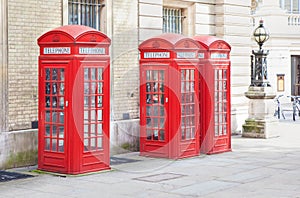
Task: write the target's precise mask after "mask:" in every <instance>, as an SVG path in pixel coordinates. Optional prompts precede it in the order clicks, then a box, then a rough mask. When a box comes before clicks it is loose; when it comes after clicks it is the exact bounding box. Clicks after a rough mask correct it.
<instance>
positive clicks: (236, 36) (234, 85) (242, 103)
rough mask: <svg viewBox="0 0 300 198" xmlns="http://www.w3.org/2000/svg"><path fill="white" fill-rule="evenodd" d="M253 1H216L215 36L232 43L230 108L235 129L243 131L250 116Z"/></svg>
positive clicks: (233, 129)
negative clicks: (242, 128)
mask: <svg viewBox="0 0 300 198" xmlns="http://www.w3.org/2000/svg"><path fill="white" fill-rule="evenodd" d="M250 5H251V1H250V0H246V1H239V0H232V1H230V0H216V6H215V14H216V32H215V33H216V36H217V37H220V38H223V39H224V40H225V41H227V42H228V43H229V44H230V45H231V110H232V112H234V114H235V115H232V116H233V117H232V120H234V121H235V122H236V123H232V126H235V127H236V128H233V127H232V132H235V131H241V125H242V124H243V123H244V120H245V119H246V118H247V117H248V99H247V98H246V97H245V95H244V92H246V91H247V90H248V87H249V85H250V80H251V78H250V71H251V70H250V55H251V50H252V49H251V33H252V32H251V31H252V29H251V28H252V27H251V23H250V21H251V17H250Z"/></svg>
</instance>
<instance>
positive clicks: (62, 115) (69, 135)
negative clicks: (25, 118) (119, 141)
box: [38, 25, 110, 174]
mask: <svg viewBox="0 0 300 198" xmlns="http://www.w3.org/2000/svg"><path fill="white" fill-rule="evenodd" d="M38 44H39V46H40V56H39V142H38V147H39V149H38V155H39V156H38V169H40V170H45V171H50V172H58V173H65V174H79V173H86V172H93V171H100V170H104V169H110V163H109V160H110V155H109V125H110V124H109V122H110V118H109V112H110V102H109V100H110V96H109V94H110V71H109V70H110V57H109V46H110V39H109V38H108V37H107V36H106V35H104V34H103V33H101V32H99V31H97V30H95V29H92V28H89V27H86V26H79V25H68V26H62V27H59V28H56V29H54V30H51V31H49V32H47V33H45V34H44V35H42V36H41V37H40V38H39V39H38Z"/></svg>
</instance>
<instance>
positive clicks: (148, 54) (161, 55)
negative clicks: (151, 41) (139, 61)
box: [144, 52, 170, 58]
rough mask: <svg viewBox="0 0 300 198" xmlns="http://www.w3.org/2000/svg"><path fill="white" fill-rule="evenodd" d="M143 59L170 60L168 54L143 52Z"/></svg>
mask: <svg viewBox="0 0 300 198" xmlns="http://www.w3.org/2000/svg"><path fill="white" fill-rule="evenodd" d="M144 58H170V52H145V53H144Z"/></svg>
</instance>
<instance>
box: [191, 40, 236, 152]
mask: <svg viewBox="0 0 300 198" xmlns="http://www.w3.org/2000/svg"><path fill="white" fill-rule="evenodd" d="M194 40H196V41H198V42H199V44H200V45H201V46H202V47H204V48H206V50H205V51H203V49H201V50H200V51H199V55H198V57H199V70H200V73H201V78H200V90H201V91H200V92H201V93H202V94H201V95H200V96H199V97H200V101H201V105H200V106H201V107H200V108H201V110H200V111H201V120H200V123H201V124H200V125H201V134H200V145H201V149H200V150H201V152H202V153H206V154H214V153H220V152H226V151H231V124H230V119H231V114H230V113H231V112H230V111H231V110H230V109H231V108H230V107H231V104H230V50H231V47H230V45H229V44H228V43H226V42H225V41H223V40H220V39H218V38H216V37H213V36H196V37H194Z"/></svg>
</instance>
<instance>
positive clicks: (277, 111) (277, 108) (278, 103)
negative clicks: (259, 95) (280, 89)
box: [274, 95, 285, 119]
mask: <svg viewBox="0 0 300 198" xmlns="http://www.w3.org/2000/svg"><path fill="white" fill-rule="evenodd" d="M281 97H283V95H279V96H277V97H276V98H275V99H274V100H275V102H276V103H277V107H276V108H275V113H274V116H275V117H276V116H277V118H278V119H280V114H281V115H282V117H283V119H285V116H284V114H283V112H282V110H281V104H280V100H279V98H281Z"/></svg>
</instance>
